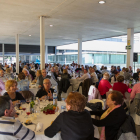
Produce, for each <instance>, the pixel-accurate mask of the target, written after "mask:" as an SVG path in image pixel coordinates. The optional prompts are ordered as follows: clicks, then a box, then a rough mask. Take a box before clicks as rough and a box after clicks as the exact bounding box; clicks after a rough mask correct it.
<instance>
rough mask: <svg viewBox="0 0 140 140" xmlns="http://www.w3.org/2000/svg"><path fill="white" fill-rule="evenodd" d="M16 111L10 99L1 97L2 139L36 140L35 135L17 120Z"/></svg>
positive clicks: (0, 134) (0, 137)
mask: <svg viewBox="0 0 140 140" xmlns="http://www.w3.org/2000/svg"><path fill="white" fill-rule="evenodd" d="M14 116H15V110H14V106H13V104H12V101H11V100H10V98H8V97H6V96H0V139H1V140H17V139H18V140H19V139H20V140H35V133H34V132H33V131H32V130H30V129H28V128H26V127H25V126H23V125H22V123H21V122H20V121H19V120H15V118H14Z"/></svg>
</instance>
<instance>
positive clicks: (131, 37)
mask: <svg viewBox="0 0 140 140" xmlns="http://www.w3.org/2000/svg"><path fill="white" fill-rule="evenodd" d="M130 45H131V49H128V50H127V65H126V67H127V68H128V67H129V66H131V67H133V48H134V29H127V46H130Z"/></svg>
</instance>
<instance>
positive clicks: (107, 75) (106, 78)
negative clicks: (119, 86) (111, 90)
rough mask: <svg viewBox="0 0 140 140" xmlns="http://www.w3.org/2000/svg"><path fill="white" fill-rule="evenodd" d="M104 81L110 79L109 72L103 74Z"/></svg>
mask: <svg viewBox="0 0 140 140" xmlns="http://www.w3.org/2000/svg"><path fill="white" fill-rule="evenodd" d="M103 79H105V80H108V79H109V73H108V72H105V73H104V74H103Z"/></svg>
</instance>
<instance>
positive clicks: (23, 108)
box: [21, 103, 26, 116]
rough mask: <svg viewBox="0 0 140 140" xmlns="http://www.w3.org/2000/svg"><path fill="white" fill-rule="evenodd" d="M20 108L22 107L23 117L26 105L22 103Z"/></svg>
mask: <svg viewBox="0 0 140 140" xmlns="http://www.w3.org/2000/svg"><path fill="white" fill-rule="evenodd" d="M21 107H22V110H23V112H24V116H25V115H26V114H25V110H26V104H24V103H23V104H22V105H21Z"/></svg>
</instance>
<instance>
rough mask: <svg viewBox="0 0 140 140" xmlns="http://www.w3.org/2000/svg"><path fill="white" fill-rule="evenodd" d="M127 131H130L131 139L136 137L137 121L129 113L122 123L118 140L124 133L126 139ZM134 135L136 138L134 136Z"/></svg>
mask: <svg viewBox="0 0 140 140" xmlns="http://www.w3.org/2000/svg"><path fill="white" fill-rule="evenodd" d="M125 133H127V134H128V133H130V134H129V136H130V139H131V140H132V139H134V138H135V137H136V129H135V123H134V120H133V118H132V117H131V116H130V115H127V117H126V119H125V121H124V123H123V124H122V125H121V127H120V129H119V131H118V134H117V138H116V140H118V139H119V138H120V137H121V135H123V137H124V139H125ZM132 137H134V138H132Z"/></svg>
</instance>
